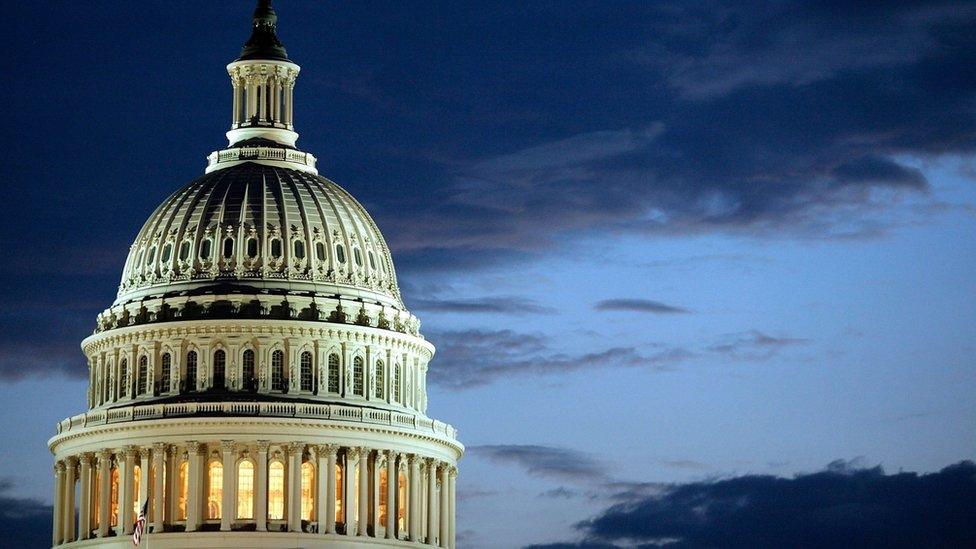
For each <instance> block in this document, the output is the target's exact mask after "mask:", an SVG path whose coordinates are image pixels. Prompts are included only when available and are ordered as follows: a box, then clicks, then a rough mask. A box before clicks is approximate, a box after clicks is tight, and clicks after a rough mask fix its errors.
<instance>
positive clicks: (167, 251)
mask: <svg viewBox="0 0 976 549" xmlns="http://www.w3.org/2000/svg"><path fill="white" fill-rule="evenodd" d="M172 254H173V245H172V244H170V243H169V242H167V243H166V245H165V246H163V255H162V256H160V258H159V260H160V261H161V262H163V263H169V258H170V256H171V255H172Z"/></svg>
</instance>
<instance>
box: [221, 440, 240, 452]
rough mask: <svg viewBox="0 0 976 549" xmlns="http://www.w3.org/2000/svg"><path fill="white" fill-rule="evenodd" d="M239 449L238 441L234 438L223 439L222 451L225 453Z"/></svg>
mask: <svg viewBox="0 0 976 549" xmlns="http://www.w3.org/2000/svg"><path fill="white" fill-rule="evenodd" d="M236 449H237V443H236V442H234V441H233V440H221V441H220V451H221V452H222V453H224V454H229V453H232V452H234V451H235V450H236Z"/></svg>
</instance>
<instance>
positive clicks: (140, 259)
mask: <svg viewBox="0 0 976 549" xmlns="http://www.w3.org/2000/svg"><path fill="white" fill-rule="evenodd" d="M140 265H142V250H139V253H137V254H136V267H138V266H140Z"/></svg>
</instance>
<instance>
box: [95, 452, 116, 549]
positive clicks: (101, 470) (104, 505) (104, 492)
mask: <svg viewBox="0 0 976 549" xmlns="http://www.w3.org/2000/svg"><path fill="white" fill-rule="evenodd" d="M97 455H98V495H99V500H98V502H97V503H98V537H100V538H104V537H105V536H107V535H108V524H109V522H111V519H110V518H109V516H108V505H109V502H110V501H111V499H112V452H111V451H109V450H102V451H101V452H98V454H97Z"/></svg>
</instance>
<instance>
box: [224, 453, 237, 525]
mask: <svg viewBox="0 0 976 549" xmlns="http://www.w3.org/2000/svg"><path fill="white" fill-rule="evenodd" d="M234 449H235V445H234V441H232V440H224V441H221V442H220V453H221V457H222V458H223V466H224V475H223V477H224V479H223V482H224V484H223V486H222V487H221V490H222V491H223V492H222V495H221V501H220V530H221V531H222V532H229V531H230V527H231V524H233V522H234V516H235V515H236V514H237V513H236V509H235V506H234V502H235V501H236V499H237V498H235V497H234V489H235V488H236V487H237V467H235V464H234V461H235V460H234V457H235V456H234Z"/></svg>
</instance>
